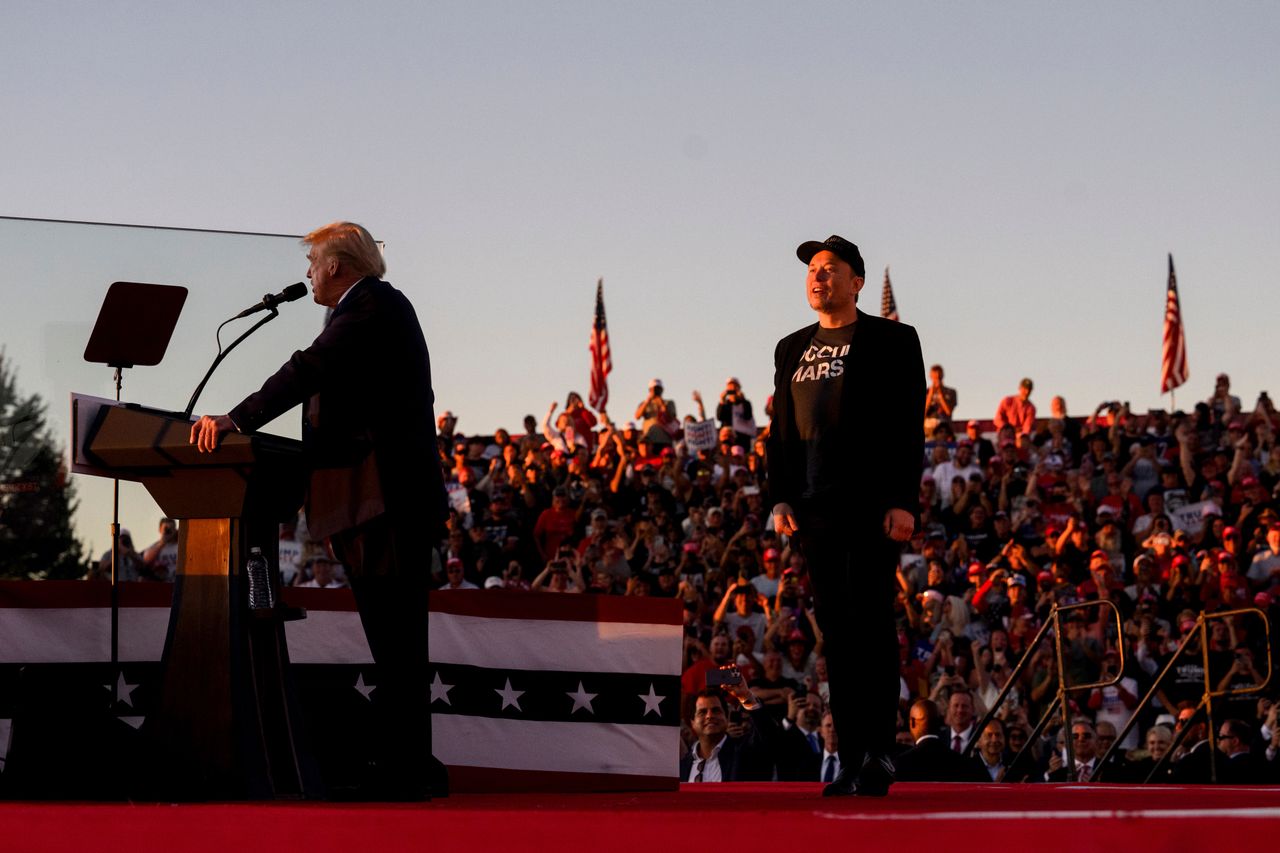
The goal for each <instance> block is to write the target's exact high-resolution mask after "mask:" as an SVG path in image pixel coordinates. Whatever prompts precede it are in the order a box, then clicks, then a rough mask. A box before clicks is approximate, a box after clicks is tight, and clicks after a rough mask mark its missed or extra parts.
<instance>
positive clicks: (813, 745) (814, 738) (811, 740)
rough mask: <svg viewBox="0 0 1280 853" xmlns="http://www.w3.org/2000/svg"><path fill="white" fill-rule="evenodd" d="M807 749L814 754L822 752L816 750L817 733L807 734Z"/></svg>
mask: <svg viewBox="0 0 1280 853" xmlns="http://www.w3.org/2000/svg"><path fill="white" fill-rule="evenodd" d="M809 748H810V749H812V750H813V751H814V752H821V751H822V750H821V749H819V748H818V733H817V732H809Z"/></svg>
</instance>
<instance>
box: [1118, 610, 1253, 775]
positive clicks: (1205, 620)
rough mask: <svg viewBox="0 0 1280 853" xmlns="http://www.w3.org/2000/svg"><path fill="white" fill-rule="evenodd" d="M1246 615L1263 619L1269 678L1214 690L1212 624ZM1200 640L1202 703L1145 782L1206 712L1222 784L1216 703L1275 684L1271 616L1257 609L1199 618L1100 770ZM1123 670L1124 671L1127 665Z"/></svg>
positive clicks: (1212, 761) (1212, 758) (1214, 769)
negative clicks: (1214, 707)
mask: <svg viewBox="0 0 1280 853" xmlns="http://www.w3.org/2000/svg"><path fill="white" fill-rule="evenodd" d="M1244 615H1254V616H1257V617H1258V618H1259V619H1261V620H1262V627H1263V631H1264V634H1263V636H1264V639H1265V645H1266V648H1267V671H1266V677H1265V678H1263V679H1262V683H1261V684H1255V685H1254V686H1252V687H1245V688H1240V689H1238V690H1217V689H1215V688H1214V684H1213V681H1212V675H1211V674H1210V671H1209V623H1210V622H1213V621H1215V620H1221V619H1230V618H1234V617H1236V616H1244ZM1196 638H1199V640H1200V659H1201V664H1202V666H1203V667H1204V694H1203V695H1202V696H1201V697H1200V703H1199V704H1198V705H1197V706H1196V710H1195V713H1194V714H1193V715H1192V716H1191V717H1189V718H1188V720H1187V725H1186V726H1184V727H1183V728H1182V730H1181V731H1178V732H1176V733H1175V734H1174V738H1173V743H1171V744H1169V750H1168V752H1166V753H1165V754H1164V755H1163V756H1162V757H1161V758H1160V760H1159V761H1157V762H1156V764H1155V766H1154V767H1152V768H1151V772H1150V773H1148V774H1147V778H1146V780H1144V781H1147V782H1150V781H1151V780H1152V779H1153V778H1155V776H1156V774H1158V773H1159V772H1160V770H1161V769H1162V768H1163V767H1164V766H1165V764H1166V763H1167V762H1168V761H1169V757H1170V756H1172V755H1173V753H1174V751H1175V750H1176V749H1177V748H1178V747H1179V746H1180V745H1181V744H1182V741H1183V740H1184V739H1185V738H1186V736H1187V732H1189V731H1191V729H1192V726H1193V725H1194V724H1195V722H1197V721H1198V720H1199V718H1200V716H1201V714H1202V713H1203V715H1204V716H1205V717H1206V719H1207V721H1208V724H1209V728H1208V733H1209V778H1210V781H1212V782H1217V781H1218V732H1217V726H1216V725H1215V724H1214V720H1213V700H1214V699H1216V698H1221V697H1223V696H1245V695H1248V694H1250V693H1260V692H1262V691H1263V690H1265V689H1266V687H1267V685H1268V684H1269V683H1270V682H1271V673H1272V670H1271V622H1270V620H1268V619H1267V614H1266V613H1264V612H1263V611H1261V610H1259V609H1258V608H1256V607H1244V608H1240V609H1238V610H1224V611H1222V612H1220V613H1201V614H1200V615H1199V617H1197V619H1196V624H1195V627H1194V628H1192V629H1191V630H1190V631H1188V632H1187V634H1186V636H1185V637H1183V638H1182V642H1181V643H1179V644H1178V648H1177V650H1176V651H1175V652H1174V653H1173V654H1172V655H1171V656H1170V657H1169V661H1168V663H1166V664H1165V666H1164V669H1162V670H1161V671H1160V674H1159V675H1157V676H1156V679H1155V681H1153V682H1152V684H1151V688H1150V689H1149V690H1148V691H1147V695H1145V696H1143V697H1142V701H1140V702H1139V703H1138V705H1137V707H1135V708H1134V709H1133V714H1132V715H1131V716H1130V717H1129V722H1127V723H1125V726H1124V728H1123V729H1121V730H1120V732H1119V733H1118V734H1117V735H1116V739H1115V741H1114V742H1113V743H1112V744H1111V747H1110V748H1109V749H1108V750H1107V751H1106V753H1105V754H1103V756H1102V758H1101V760H1100V761H1099V762H1098V767H1099V768H1100V769H1101V768H1106V767H1107V766H1108V765H1107V762H1108V760H1110V758H1111V755H1112V753H1114V752H1115V751H1116V750H1117V749H1118V748H1119V747H1120V743H1121V741H1123V740H1124V739H1125V736H1126V735H1128V734H1129V732H1130V731H1131V730H1132V729H1133V727H1134V726H1135V725H1137V722H1138V716H1139V715H1140V714H1141V713H1142V711H1143V709H1145V708H1146V707H1147V705H1149V704H1151V700H1152V698H1154V697H1155V695H1156V693H1157V691H1159V689H1160V684H1161V682H1163V681H1164V679H1165V677H1166V676H1167V675H1168V674H1169V673H1170V671H1172V669H1173V667H1174V664H1176V663H1177V662H1178V659H1179V658H1180V657H1182V654H1183V652H1185V651H1186V650H1187V647H1188V646H1190V645H1191V642H1192V640H1194V639H1196ZM1121 669H1122V670H1123V666H1122V667H1121ZM1169 710H1170V711H1172V710H1173V709H1172V708H1170V709H1169Z"/></svg>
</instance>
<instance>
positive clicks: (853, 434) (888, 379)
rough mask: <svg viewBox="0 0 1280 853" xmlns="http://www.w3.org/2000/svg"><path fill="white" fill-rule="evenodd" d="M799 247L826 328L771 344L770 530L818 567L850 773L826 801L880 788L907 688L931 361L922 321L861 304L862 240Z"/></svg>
mask: <svg viewBox="0 0 1280 853" xmlns="http://www.w3.org/2000/svg"><path fill="white" fill-rule="evenodd" d="M796 255H797V257H799V258H800V260H801V261H802V262H803V263H805V264H806V265H807V266H808V275H807V278H806V281H805V292H806V295H807V298H808V302H809V306H810V307H811V308H812V309H813V310H814V311H815V312H817V315H818V322H817V323H815V324H814V325H812V326H808V327H806V328H803V329H800V330H799V331H797V332H794V333H793V334H791V335H788V336H787V337H785V338H783V339H782V340H781V341H780V342H779V343H778V346H777V348H776V349H775V351H774V368H775V373H774V395H773V406H774V414H773V422H772V424H771V427H770V432H769V446H768V456H769V460H768V461H769V465H768V469H769V470H768V474H769V486H770V489H771V492H772V495H773V498H774V500H775V502H776V503H775V506H774V508H773V517H774V524H775V527H776V529H777V530H778V532H779V533H780V534H783V535H786V536H794V537H795V540H796V541H797V542H798V544H799V548H800V551H801V552H802V553H803V554H804V556H805V559H806V560H807V562H808V564H809V575H810V578H811V579H812V582H813V587H812V591H813V595H814V604H815V613H816V616H817V620H818V625H819V626H820V628H821V629H822V635H823V637H824V639H825V651H826V657H827V666H828V668H829V670H830V674H831V694H832V696H831V704H832V709H833V711H834V713H835V716H836V728H837V730H838V731H839V732H840V740H841V763H842V765H843V767H844V770H843V772H842V774H841V775H840V777H839V778H838V779H837V780H836V781H835V782H833V783H831V785H828V786H827V787H826V788H824V789H823V795H824V796H850V795H863V796H884V795H885V794H887V793H888V791H889V785H890V784H891V783H892V781H893V764H892V762H891V761H890V759H889V754H890V752H891V751H892V750H893V748H894V744H895V742H896V734H897V708H898V694H899V689H900V684H901V677H900V675H899V673H898V640H897V629H896V626H895V625H894V602H895V601H896V599H897V589H896V576H895V572H894V571H893V566H894V565H896V564H897V562H898V550H899V548H900V543H903V542H906V541H907V540H908V539H910V538H911V533H912V530H913V528H914V526H915V522H916V519H915V513H916V511H917V510H918V508H919V489H920V467H921V461H922V459H923V456H924V435H923V433H922V431H921V429H920V424H921V423H922V420H923V416H924V362H923V359H922V356H921V354H920V339H919V337H918V336H917V334H916V330H915V329H914V328H912V327H911V326H908V325H906V324H903V323H897V322H893V321H890V320H884V319H882V318H879V317H873V316H870V315H868V314H866V313H864V312H862V311H859V310H858V307H857V298H858V293H859V291H861V290H862V287H863V285H864V284H865V283H866V280H865V273H866V268H865V264H864V263H863V259H862V255H861V253H860V252H859V251H858V247H857V246H855V245H854V244H853V243H850V242H849V241H847V240H845V239H844V238H842V237H839V236H836V235H832V236H831V237H829V238H828V239H827V240H826V241H824V242H821V243H819V242H816V241H811V242H808V243H804V244H802V245H801V246H799V247H798V248H797V250H796ZM846 377H849V378H850V379H849V381H846Z"/></svg>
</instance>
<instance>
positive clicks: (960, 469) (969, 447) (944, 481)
mask: <svg viewBox="0 0 1280 853" xmlns="http://www.w3.org/2000/svg"><path fill="white" fill-rule="evenodd" d="M932 474H933V480H934V482H935V483H937V484H938V485H939V486H940V487H941V489H942V508H943V509H947V508H948V507H950V506H951V503H952V501H953V500H954V499H955V494H954V493H953V492H952V490H951V488H950V487H951V484H952V482H954V481H955V479H956V478H957V477H959V478H960V479H962V480H964V481H965V482H966V483H967V482H969V478H970V477H972V476H973V475H974V474H977V475H978V479H979V481H981V479H982V468H981V467H979V465H978V463H977V462H975V461H974V458H973V442H972V441H970V440H969V439H968V438H962V439H960V441H958V442H957V443H956V455H955V458H953V459H948V460H946V461H944V462H940V463H938V464H937V465H935V466H934V468H933V471H932Z"/></svg>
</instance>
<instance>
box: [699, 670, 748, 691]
mask: <svg viewBox="0 0 1280 853" xmlns="http://www.w3.org/2000/svg"><path fill="white" fill-rule="evenodd" d="M741 681H742V672H741V671H739V669H738V668H737V667H736V666H726V667H721V668H719V669H709V670H707V686H708V687H724V686H725V685H726V684H738V683H739V682H741Z"/></svg>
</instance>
